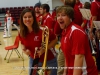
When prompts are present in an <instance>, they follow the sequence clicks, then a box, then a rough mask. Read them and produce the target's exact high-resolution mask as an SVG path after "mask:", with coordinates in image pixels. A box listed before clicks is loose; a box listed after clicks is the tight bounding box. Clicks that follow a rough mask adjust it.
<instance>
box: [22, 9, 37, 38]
mask: <svg viewBox="0 0 100 75" xmlns="http://www.w3.org/2000/svg"><path fill="white" fill-rule="evenodd" d="M27 12H31V14H32V16H33V18H34V22H33V25H32V29H33V31H34V33H38V31H39V25H38V22H37V19H36V16H35V12H34V10H32V9H30V8H26V9H24V10H23V11H22V13H21V15H20V35H21V36H22V37H26V35H27V33H28V28H27V27H26V25H25V24H24V23H23V16H24V14H25V13H27Z"/></svg>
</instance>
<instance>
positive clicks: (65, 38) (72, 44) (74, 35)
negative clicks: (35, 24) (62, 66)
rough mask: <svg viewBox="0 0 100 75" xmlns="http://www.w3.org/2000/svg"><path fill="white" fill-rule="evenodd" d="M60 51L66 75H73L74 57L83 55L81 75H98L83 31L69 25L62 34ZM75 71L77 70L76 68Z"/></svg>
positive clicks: (76, 26) (74, 25) (78, 27)
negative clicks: (65, 67) (64, 63)
mask: <svg viewBox="0 0 100 75" xmlns="http://www.w3.org/2000/svg"><path fill="white" fill-rule="evenodd" d="M61 49H62V51H63V53H64V56H65V59H66V65H67V70H68V74H67V75H73V68H75V67H74V59H75V55H78V54H82V55H84V60H83V66H82V73H81V75H98V73H97V69H96V66H95V62H94V60H93V58H92V54H91V51H90V46H89V40H88V37H87V35H86V34H85V32H84V30H83V29H82V28H81V27H80V26H78V25H76V24H75V23H73V22H72V23H71V24H70V25H69V26H68V27H67V28H66V29H65V30H63V32H62V39H61ZM76 69H77V68H76Z"/></svg>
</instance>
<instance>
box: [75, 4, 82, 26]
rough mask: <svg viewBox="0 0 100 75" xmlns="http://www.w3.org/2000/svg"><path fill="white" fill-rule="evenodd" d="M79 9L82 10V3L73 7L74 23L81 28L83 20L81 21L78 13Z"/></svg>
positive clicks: (80, 15)
mask: <svg viewBox="0 0 100 75" xmlns="http://www.w3.org/2000/svg"><path fill="white" fill-rule="evenodd" d="M80 8H82V3H81V2H78V3H76V4H75V6H74V23H76V24H78V25H80V26H81V24H82V22H83V20H82V14H81V12H80V10H79V9H80Z"/></svg>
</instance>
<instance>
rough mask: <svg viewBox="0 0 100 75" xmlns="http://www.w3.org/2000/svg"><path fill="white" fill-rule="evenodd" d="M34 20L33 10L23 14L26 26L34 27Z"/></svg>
mask: <svg viewBox="0 0 100 75" xmlns="http://www.w3.org/2000/svg"><path fill="white" fill-rule="evenodd" d="M33 22H34V19H33V16H32V13H31V12H26V13H25V14H24V15H23V23H24V25H25V26H27V27H28V28H30V27H32V24H33Z"/></svg>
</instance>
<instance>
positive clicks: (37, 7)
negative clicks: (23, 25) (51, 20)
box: [34, 2, 41, 22]
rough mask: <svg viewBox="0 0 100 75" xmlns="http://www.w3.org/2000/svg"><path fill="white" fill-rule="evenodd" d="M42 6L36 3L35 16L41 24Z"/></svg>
mask: <svg viewBox="0 0 100 75" xmlns="http://www.w3.org/2000/svg"><path fill="white" fill-rule="evenodd" d="M40 6H41V3H40V2H39V3H36V4H35V6H34V11H35V15H36V18H37V21H38V22H39V21H40V16H41V15H40V11H39V10H40Z"/></svg>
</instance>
